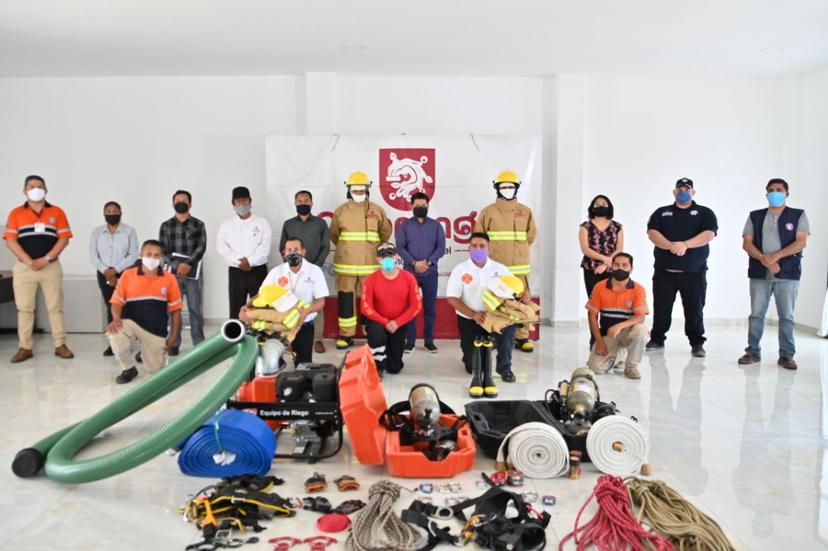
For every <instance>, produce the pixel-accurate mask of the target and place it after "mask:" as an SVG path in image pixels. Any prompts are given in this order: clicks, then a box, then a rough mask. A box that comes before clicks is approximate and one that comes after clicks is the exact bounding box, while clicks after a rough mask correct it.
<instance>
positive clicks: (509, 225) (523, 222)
mask: <svg viewBox="0 0 828 551" xmlns="http://www.w3.org/2000/svg"><path fill="white" fill-rule="evenodd" d="M493 183H494V188H495V190H496V191H497V199H496V200H495V202H494V203H492V204H491V205H489V206H487V207H485V208H484V209H483V210H482V211H480V214H479V215H478V216H477V222H476V223H475V226H474V231H476V232H486V233H487V234H488V235H489V239H490V243H489V255H490V256H491V258H492V259H493V260H496V261H498V262H500V263H501V264H505V265H506V267H508V268H509V270H510V271H511V272H512V273H513V274H514V275H516V276H517V277H519V278H520V280H521V281H522V282H523V285H524V288H525V289H526V292H527V293H528V292H529V273H530V271H531V264H530V262H529V247H530V246H531V245H532V243H533V242H534V241H535V237H537V234H538V229H537V227H536V226H535V219H534V217H533V216H532V209H530V208H529V207H527V206H526V205H524V204H522V203H518V201H517V199H516V197H517V192H518V188H519V187H520V178H518V175H517V174H515V173H514V172H512V171H510V170H504V171H503V172H501V173H500V174H498V176H497V178H496V179H495V180H494V182H493ZM515 348H517V349H518V350H520V351H521V352H532V351H533V350H534V349H535V346H534V345H533V344H532V341H530V340H529V330H528V329H527V328H526V327H522V326H519V327H517V331H516V332H515Z"/></svg>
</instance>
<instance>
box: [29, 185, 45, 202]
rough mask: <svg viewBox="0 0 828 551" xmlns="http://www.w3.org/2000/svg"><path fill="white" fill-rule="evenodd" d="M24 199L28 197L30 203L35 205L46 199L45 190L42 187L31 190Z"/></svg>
mask: <svg viewBox="0 0 828 551" xmlns="http://www.w3.org/2000/svg"><path fill="white" fill-rule="evenodd" d="M26 197H28V198H29V200H30V201H34V202H35V203H37V202H40V201H43V199H44V198H45V197H46V190H45V189H43V188H42V187H35V188H32V189H30V190H29V191H27V192H26Z"/></svg>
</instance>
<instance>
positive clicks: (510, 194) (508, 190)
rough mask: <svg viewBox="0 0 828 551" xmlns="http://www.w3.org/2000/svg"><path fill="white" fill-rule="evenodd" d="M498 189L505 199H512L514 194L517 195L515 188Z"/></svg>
mask: <svg viewBox="0 0 828 551" xmlns="http://www.w3.org/2000/svg"><path fill="white" fill-rule="evenodd" d="M498 191H500V194H501V195H502V196H503V197H504V198H505V199H514V198H515V195H517V188H505V187H502V188H500V189H499V190H498Z"/></svg>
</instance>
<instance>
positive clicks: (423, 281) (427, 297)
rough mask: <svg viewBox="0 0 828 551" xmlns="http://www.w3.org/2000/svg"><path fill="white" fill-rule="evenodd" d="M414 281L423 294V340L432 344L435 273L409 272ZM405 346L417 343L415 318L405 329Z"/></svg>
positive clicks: (435, 303)
mask: <svg viewBox="0 0 828 551" xmlns="http://www.w3.org/2000/svg"><path fill="white" fill-rule="evenodd" d="M410 273H411V274H412V275H413V276H414V277H415V278H416V279H417V284H418V285H419V286H420V290H421V291H422V293H423V322H424V323H423V340H424V341H425V342H426V344H428V343H433V342H434V319H435V317H436V308H437V272H436V271H434V272H432V273H430V274H417V273H414V272H410ZM406 332H407V333H406V334H407V335H408V338H407V339H406V341H407V344H408V345H410V346H414V343H415V342H416V341H417V318H414V319H413V320H411V321H410V322H409V323H408V327H407V328H406Z"/></svg>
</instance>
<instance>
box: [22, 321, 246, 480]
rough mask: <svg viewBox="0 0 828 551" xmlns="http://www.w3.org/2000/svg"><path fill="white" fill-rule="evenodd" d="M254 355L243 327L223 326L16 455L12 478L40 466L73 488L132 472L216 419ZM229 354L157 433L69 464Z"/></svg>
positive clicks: (31, 472)
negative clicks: (214, 376)
mask: <svg viewBox="0 0 828 551" xmlns="http://www.w3.org/2000/svg"><path fill="white" fill-rule="evenodd" d="M257 354H258V345H257V344H256V340H255V339H254V338H253V337H251V336H247V335H245V329H244V325H242V323H241V322H239V321H236V320H230V321H227V322H225V323H224V325H223V326H222V327H221V330H220V331H219V332H218V333H216V334H215V335H213V336H212V337H210V338H209V339H207V340H205V341H204V342H202V343H201V344H199V345H198V346H196V347H195V348H193V349H192V350H191V351H190V352H189V353H187V354H185V355H184V356H182V357H181V358H180V359H179V360H178V361H176V362H173V363H172V364H170V365H169V366H167V367H165V368H164V369H162V370H161V371H159V372H158V373H156V374H155V375H153V376H152V377H150V378H149V379H147V380H145V381H144V382H142V383H141V384H139V385H138V386H136V387H135V388H133V389H132V390H131V391H129V392H127V393H126V394H124V395H123V396H121V397H120V398H118V399H117V400H115V401H114V402H112V403H110V404H109V405H108V406H106V407H104V408H103V409H102V410H100V411H99V412H98V413H96V414H94V415H92V416H91V417H89V418H87V419H85V420H83V421H80V422H78V423H75V424H73V425H70V426H68V427H66V428H63V429H61V430H59V431H57V432H55V433H53V434H50V435H49V436H47V437H46V438H44V439H42V440H40V441H38V442H36V443H35V444H33V445H32V447H30V448H26V449H24V450H21V451H19V452H18V453H17V455H16V456H15V458H14V461H13V463H12V471H13V472H14V474H16V475H17V476H20V477H30V476H34V475H36V474H37V473H38V472H40V470H41V469H42V468H43V466H44V464H45V466H46V475H47V476H48V477H49V478H51V479H52V480H56V481H58V482H66V483H70V484H78V483H82V482H93V481H95V480H101V479H103V478H107V477H110V476H114V475H116V474H120V473H122V472H124V471H128V470H130V469H133V468H135V467H137V466H138V465H141V464H142V463H145V462H147V461H149V460H150V459H152V458H153V457H155V456H157V455H160V454H162V453H164V452H165V451H166V450H168V449H170V448H172V447H174V446H176V445H178V444H180V443H181V442H182V441H184V439H185V438H187V437H188V436H189V435H190V434H192V433H193V431H195V430H196V429H197V428H198V427H200V426H201V425H202V423H204V421H206V420H207V419H209V418H210V417H211V416H212V415H213V414H215V412H216V411H218V410H219V409H220V408H221V406H222V405H224V403H225V402H226V401H227V400H228V399H229V398H230V396H231V395H232V394H233V393H234V392H235V391H236V389H237V388H238V387H239V385H241V384H242V383H243V382H244V381H245V380H246V379H247V377H248V375H249V374H250V369H251V367H252V366H253V364H254V363H255V361H256V355H257ZM234 355H235V359H234V360H233V362H232V363H231V364H230V367H229V368H228V369H227V370H226V371H225V372H224V374H222V376H221V378H220V379H219V380H218V381H217V382H216V384H215V385H213V387H212V388H211V389H210V391H209V392H207V394H206V395H205V396H204V397H203V398H201V399H200V400H199V401H198V402H196V403H195V404H193V405H192V406H190V407H189V408H187V409H186V410H184V411H183V412H182V413H181V414H179V415H178V416H177V417H176V418H175V419H173V420H172V421H170V422H169V423H167V424H166V425H164V426H163V427H162V428H160V429H159V430H157V431H155V432H154V433H152V434H150V435H148V436H145V437H144V438H141V439H140V440H138V441H136V442H133V443H131V444H129V445H127V446H125V447H123V448H121V449H119V450H116V451H114V452H111V453H108V454H106V455H103V456H100V457H96V458H92V459H82V460H73V457H74V456H75V454H77V453H78V451H80V450H81V449H82V448H83V447H84V446H86V445H87V444H89V442H90V441H92V439H93V438H95V436H97V435H98V434H99V433H100V432H101V431H103V430H106V429H107V428H109V427H111V426H112V425H114V424H116V423H118V422H120V421H122V420H123V419H125V418H127V417H129V416H130V415H132V414H133V413H135V412H137V411H139V410H141V409H143V408H145V407H146V406H148V405H149V404H152V403H153V402H155V401H156V400H158V399H159V398H161V397H162V396H166V395H167V394H169V393H170V392H172V391H173V390H175V389H177V388H179V387H180V386H182V385H184V384H185V383H187V382H189V381H191V380H192V379H194V378H196V377H198V376H199V375H201V374H202V373H204V372H206V371H207V370H209V369H210V368H212V367H214V366H215V365H217V364H219V363H221V362H222V361H224V360H226V359H228V358H231V357H233V356H234Z"/></svg>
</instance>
